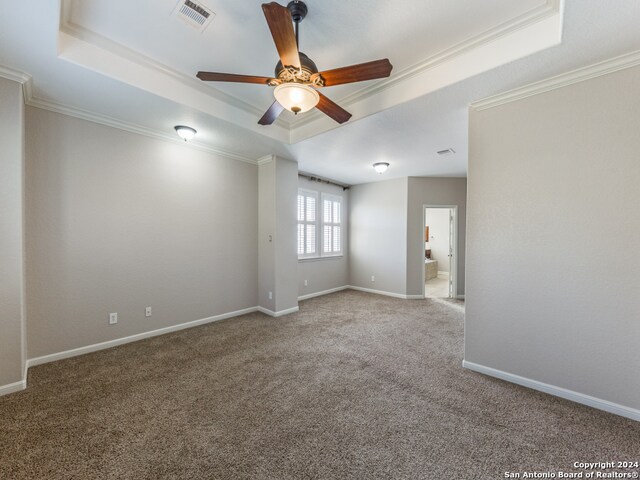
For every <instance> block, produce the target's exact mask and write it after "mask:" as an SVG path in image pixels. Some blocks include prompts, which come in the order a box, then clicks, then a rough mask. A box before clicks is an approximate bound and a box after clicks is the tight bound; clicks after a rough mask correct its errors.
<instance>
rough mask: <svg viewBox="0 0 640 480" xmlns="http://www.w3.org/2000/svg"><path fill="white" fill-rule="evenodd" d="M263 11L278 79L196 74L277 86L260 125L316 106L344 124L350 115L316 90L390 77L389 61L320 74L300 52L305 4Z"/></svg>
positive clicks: (272, 6)
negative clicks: (273, 47)
mask: <svg viewBox="0 0 640 480" xmlns="http://www.w3.org/2000/svg"><path fill="white" fill-rule="evenodd" d="M262 10H263V11H264V16H265V17H266V19H267V24H268V25H269V30H271V36H272V37H273V41H274V42H275V44H276V49H277V50H278V55H279V56H280V61H279V62H278V64H277V65H276V70H275V77H258V76H252V75H235V74H231V73H217V72H198V74H197V75H196V76H197V77H198V78H199V79H200V80H203V81H207V82H236V83H257V84H263V85H268V86H271V87H276V88H275V90H274V92H273V93H274V96H275V98H276V101H275V102H273V104H272V105H271V107H269V109H268V110H267V111H266V113H265V114H264V115H263V116H262V118H261V119H260V120H259V121H258V123H259V124H260V125H271V124H272V123H273V122H275V121H276V119H277V118H278V116H279V115H280V114H281V113H282V111H283V110H285V109H286V110H289V111H290V112H293V113H294V114H296V115H297V114H298V113H303V112H307V111H309V110H311V109H312V108H313V107H316V108H317V109H318V110H320V111H321V112H323V113H325V114H326V115H328V116H329V117H331V118H332V119H333V120H335V121H336V122H338V123H344V122H346V121H348V120H349V119H350V118H351V114H350V113H349V112H347V111H346V110H345V109H343V108H342V107H340V106H339V105H338V104H336V103H334V102H332V101H331V100H329V99H328V98H327V97H325V96H324V95H323V94H322V93H320V92H319V91H318V90H317V89H318V88H322V87H331V86H334V85H343V84H345V83H354V82H362V81H364V80H373V79H375V78H385V77H388V76H389V75H390V74H391V69H392V68H393V66H392V65H391V63H390V62H389V59H386V58H385V59H383V60H374V61H373V62H367V63H361V64H359V65H351V66H349V67H342V68H336V69H334V70H326V71H323V72H319V71H318V68H317V67H316V64H315V63H314V62H313V60H311V59H310V58H309V57H307V56H306V55H305V54H304V53H302V52H300V51H299V50H298V26H299V23H300V22H301V21H302V20H303V19H304V17H305V16H306V15H307V11H308V9H307V6H306V5H305V3H304V2H302V1H298V0H293V1H291V2H289V4H288V5H287V6H286V7H283V6H282V5H280V4H278V3H276V2H271V3H264V4H262ZM294 23H295V30H294V27H293V24H294Z"/></svg>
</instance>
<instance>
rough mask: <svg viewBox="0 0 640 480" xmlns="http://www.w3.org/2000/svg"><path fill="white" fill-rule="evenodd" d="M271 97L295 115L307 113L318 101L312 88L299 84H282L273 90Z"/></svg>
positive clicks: (317, 96)
mask: <svg viewBox="0 0 640 480" xmlns="http://www.w3.org/2000/svg"><path fill="white" fill-rule="evenodd" d="M273 95H274V96H275V97H276V100H277V101H278V103H279V104H280V105H282V106H283V107H284V108H286V109H287V110H289V111H290V112H293V113H295V114H296V115H297V114H298V113H304V112H308V111H309V110H311V109H312V108H313V107H315V106H316V105H317V104H318V102H319V101H320V95H318V92H316V91H315V89H314V88H311V87H310V86H309V85H304V84H301V83H282V84H280V85H278V86H277V87H276V88H275V90H274V91H273Z"/></svg>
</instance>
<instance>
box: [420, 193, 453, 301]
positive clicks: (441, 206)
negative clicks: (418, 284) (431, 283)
mask: <svg viewBox="0 0 640 480" xmlns="http://www.w3.org/2000/svg"><path fill="white" fill-rule="evenodd" d="M427 208H448V209H451V210H453V239H452V243H453V257H452V258H451V260H450V262H451V264H450V268H449V270H450V271H449V281H450V282H451V284H452V285H451V298H458V205H433V204H428V205H422V220H421V222H422V228H421V229H420V245H421V247H422V248H421V251H422V255H421V262H422V265H421V270H420V271H421V272H422V273H421V274H420V275H421V277H422V297H423V298H426V295H425V294H424V285H425V278H424V277H425V275H424V229H425V227H426V218H427ZM452 274H453V279H452V278H451V275H452Z"/></svg>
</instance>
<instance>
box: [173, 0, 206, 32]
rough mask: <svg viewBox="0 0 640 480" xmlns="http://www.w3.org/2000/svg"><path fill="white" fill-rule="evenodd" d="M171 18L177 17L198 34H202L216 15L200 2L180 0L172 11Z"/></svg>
mask: <svg viewBox="0 0 640 480" xmlns="http://www.w3.org/2000/svg"><path fill="white" fill-rule="evenodd" d="M172 15H173V16H175V17H178V18H179V19H181V20H182V21H184V22H185V23H186V24H187V25H190V26H192V27H193V28H195V29H196V30H198V31H200V32H204V30H205V28H207V27H208V26H209V24H210V23H211V21H212V20H213V17H215V16H216V14H215V13H214V12H213V10H211V9H210V8H209V7H207V6H206V5H203V4H202V2H194V1H193V0H180V1H179V2H178V4H177V5H176V8H174V9H173V13H172Z"/></svg>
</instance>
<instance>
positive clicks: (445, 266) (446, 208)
mask: <svg viewBox="0 0 640 480" xmlns="http://www.w3.org/2000/svg"><path fill="white" fill-rule="evenodd" d="M457 211H458V207H457V206H455V205H425V206H424V215H423V220H424V222H423V239H422V240H423V242H424V259H423V260H424V268H423V279H424V281H423V284H424V296H425V297H426V298H456V296H457V278H456V277H457V275H456V272H457V264H456V260H457V259H456V256H457V255H456V252H457V248H456V245H457V243H456V236H457Z"/></svg>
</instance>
